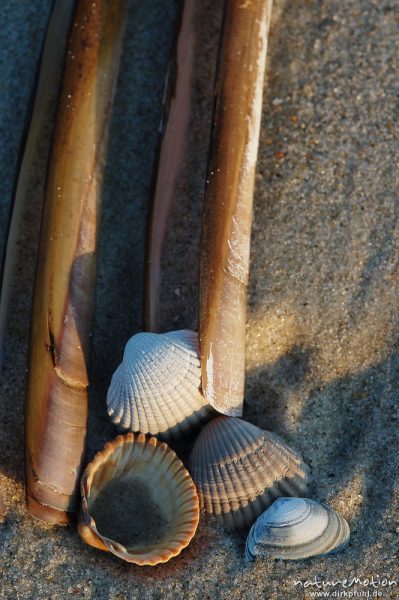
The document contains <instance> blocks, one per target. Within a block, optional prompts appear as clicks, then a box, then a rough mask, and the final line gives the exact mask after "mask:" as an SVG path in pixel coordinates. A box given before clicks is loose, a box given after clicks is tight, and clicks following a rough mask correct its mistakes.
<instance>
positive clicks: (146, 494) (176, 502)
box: [78, 433, 199, 565]
mask: <svg viewBox="0 0 399 600" xmlns="http://www.w3.org/2000/svg"><path fill="white" fill-rule="evenodd" d="M81 493H82V506H81V512H80V517H79V525H78V529H79V534H80V536H81V537H82V539H83V540H84V541H85V542H86V543H87V544H89V545H90V546H94V547H95V548H99V549H101V550H105V551H107V552H112V553H113V554H115V555H116V556H118V557H119V558H122V559H123V560H125V561H127V562H130V563H135V564H137V565H156V564H158V563H162V562H166V561H168V560H169V559H170V558H172V557H173V556H177V555H178V554H179V553H180V552H181V550H182V549H183V548H185V547H186V546H187V545H188V544H189V542H190V540H191V538H192V537H193V535H194V534H195V531H196V528H197V525H198V520H199V500H198V496H197V492H196V489H195V485H194V483H193V481H192V479H191V477H190V475H189V473H188V471H187V470H186V469H185V468H184V466H183V463H182V462H181V461H180V460H179V459H178V457H177V456H176V454H175V453H174V452H173V450H171V449H170V448H169V447H168V446H167V445H166V444H165V443H162V442H160V441H159V440H157V438H155V437H152V438H148V437H146V436H145V435H144V434H142V433H140V434H137V435H136V434H133V433H128V434H125V435H119V436H118V437H117V438H115V439H114V440H113V441H112V442H108V443H107V444H105V446H104V448H103V450H101V451H100V452H98V453H97V454H96V456H95V457H94V459H93V461H92V462H91V463H90V464H89V465H88V466H87V467H86V469H85V471H84V473H83V476H82V479H81Z"/></svg>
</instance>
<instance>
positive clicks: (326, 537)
mask: <svg viewBox="0 0 399 600" xmlns="http://www.w3.org/2000/svg"><path fill="white" fill-rule="evenodd" d="M349 535H350V532H349V525H348V523H347V522H346V521H345V519H344V518H343V517H341V515H339V514H338V513H336V512H335V510H333V509H332V508H330V507H329V506H326V505H325V504H321V503H320V502H316V501H315V500H309V499H308V498H278V499H277V500H276V501H275V502H274V503H273V504H272V505H271V506H270V507H269V508H268V509H267V510H266V511H265V512H264V513H263V514H261V516H260V517H259V518H258V519H257V521H256V522H255V523H254V524H253V525H252V527H251V530H250V532H249V535H248V538H247V543H246V548H245V556H246V558H247V559H248V560H253V559H255V558H256V557H257V556H261V557H265V558H283V559H287V560H289V559H291V560H296V559H301V558H308V557H310V556H317V555H320V556H324V555H326V554H335V553H337V552H339V551H340V550H342V549H343V548H345V547H346V545H347V544H348V542H349Z"/></svg>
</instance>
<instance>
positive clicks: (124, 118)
mask: <svg viewBox="0 0 399 600" xmlns="http://www.w3.org/2000/svg"><path fill="white" fill-rule="evenodd" d="M49 5H50V2H49V1H48V0H46V1H44V0H42V1H37V2H35V3H20V2H17V1H16V0H3V2H2V3H1V5H0V22H1V23H2V45H1V49H0V77H1V81H2V93H1V94H0V131H1V143H0V171H1V178H0V181H1V196H0V217H1V222H0V229H1V231H2V234H3V235H4V231H5V228H6V221H7V213H8V209H9V205H10V198H11V190H12V185H13V179H14V176H15V169H16V165H17V157H18V146H19V141H20V136H21V132H22V128H23V119H24V114H25V111H26V106H27V101H28V97H29V93H30V86H31V83H32V80H33V73H34V68H35V64H36V61H37V58H38V55H39V51H40V43H41V38H42V35H43V31H44V27H45V22H46V18H47V14H48V10H49ZM220 5H221V2H220V1H219V0H218V1H217V2H211V1H210V0H206V2H205V1H204V2H203V3H202V15H200V16H199V17H198V18H199V21H198V22H201V23H202V34H201V39H200V42H201V48H202V55H201V57H200V58H199V60H198V71H197V73H198V80H197V81H196V85H195V97H196V111H195V115H194V119H193V131H192V140H191V147H192V148H197V149H198V156H201V158H198V156H197V157H196V158H190V159H189V160H188V163H187V169H186V173H185V175H184V177H182V181H181V185H180V188H179V194H178V197H177V198H176V207H177V210H176V211H175V214H174V216H173V226H174V227H173V232H171V233H170V235H169V238H168V243H167V252H166V255H165V265H164V266H165V269H164V273H165V285H164V287H163V312H162V326H163V328H164V329H165V330H166V329H170V328H173V329H177V328H181V327H195V325H196V320H197V308H196V307H197V304H196V302H197V284H196V281H197V278H196V274H197V264H198V263H197V257H198V239H199V215H200V213H201V200H202V183H201V181H202V176H203V173H204V169H205V162H206V161H205V158H203V156H204V153H205V151H206V148H207V144H208V141H207V136H208V132H209V115H210V108H211V98H210V96H209V91H210V90H211V89H212V79H213V70H214V56H215V48H216V42H217V28H218V22H219V21H218V19H219V15H220ZM174 16H175V3H174V1H173V0H167V1H161V0H152V1H150V0H143V2H137V3H133V6H132V10H131V18H130V21H129V35H128V38H127V42H126V44H125V50H124V56H123V60H122V71H121V73H122V74H121V77H120V80H119V84H118V91H117V100H116V106H115V111H114V116H113V122H112V131H111V140H110V152H109V162H108V168H107V174H106V178H105V189H104V213H103V222H102V234H101V243H100V261H99V275H98V286H97V298H96V315H95V324H94V329H93V354H92V382H93V384H92V388H91V399H90V400H91V414H90V425H89V456H92V455H93V453H94V452H95V451H96V450H97V449H99V448H100V447H101V446H102V444H103V443H104V441H106V440H107V439H109V438H110V437H112V436H113V435H114V433H115V431H114V428H113V426H112V425H111V424H109V422H108V420H107V417H106V412H105V393H106V389H107V386H108V383H109V380H110V377H111V374H112V371H113V369H114V368H115V366H116V365H117V364H118V363H119V361H120V359H121V353H122V350H123V346H124V344H125V342H126V340H127V339H128V337H129V336H130V335H132V334H133V333H135V332H136V331H139V330H140V328H141V321H142V287H143V285H142V280H143V257H144V239H145V219H146V213H147V207H148V196H149V190H150V185H151V173H152V159H153V156H154V152H155V146H156V139H157V128H158V117H159V113H160V104H161V98H162V90H163V76H164V73H165V69H166V66H167V60H168V54H169V48H170V35H171V32H172V30H173V20H174ZM398 34H399V7H398V6H397V5H396V4H395V3H394V2H389V1H387V0H379V2H372V1H369V0H363V1H360V0H351V1H349V0H343V1H342V0H341V1H340V0H328V1H326V2H323V3H321V2H316V1H315V0H314V1H305V0H299V1H298V2H289V1H288V0H276V1H275V7H274V14H273V26H272V32H271V38H270V52H269V58H268V68H267V77H266V82H265V91H264V111H263V121H262V131H261V145H260V152H259V161H258V168H257V176H256V194H255V207H254V224H253V238H252V251H251V276H250V285H249V294H248V302H249V311H248V336H247V383H246V405H245V414H244V416H245V418H246V419H247V420H249V421H251V422H253V423H255V424H257V425H259V426H260V427H263V428H266V429H270V430H272V431H275V432H276V433H278V434H279V435H280V436H282V437H283V438H284V439H285V440H286V441H287V442H288V443H289V444H290V445H291V446H292V447H293V448H295V449H296V450H297V451H299V452H300V453H301V454H302V456H303V458H304V459H305V461H306V462H307V463H308V464H309V465H310V467H311V469H312V474H313V483H312V496H313V497H315V498H318V499H319V500H321V501H324V502H327V503H329V504H330V505H331V506H333V507H334V508H336V509H337V510H339V511H340V513H341V514H342V515H343V516H344V517H345V518H346V519H347V520H348V522H349V524H350V527H351V542H350V545H349V547H348V549H347V550H346V551H345V552H344V553H342V554H340V555H337V556H334V557H329V558H312V559H309V560H307V561H299V562H282V561H270V562H262V561H258V562H256V563H254V564H251V565H246V564H245V562H244V559H243V554H244V542H245V539H244V538H243V537H242V536H240V535H239V534H238V533H232V532H227V531H224V530H223V529H222V528H221V527H219V526H218V525H216V524H215V523H214V522H213V521H212V520H211V519H210V518H206V517H202V518H201V522H200V527H199V530H198V533H197V535H196V537H195V538H194V540H193V542H192V543H191V544H190V546H189V548H187V549H186V550H185V551H184V552H183V553H182V554H181V556H180V557H178V558H176V559H174V560H172V561H171V562H170V563H168V564H166V565H162V566H158V567H156V568H149V567H148V568H147V567H145V568H139V567H135V566H131V565H127V564H124V563H123V562H122V561H120V560H118V559H117V558H115V557H111V556H109V555H106V554H104V553H101V552H100V551H96V550H94V549H92V548H89V547H87V546H85V545H84V544H83V542H81V540H80V539H79V537H78V535H77V533H76V531H75V529H74V528H57V527H51V526H49V525H45V524H42V523H40V522H38V521H34V520H33V519H32V518H31V517H29V516H28V515H27V513H26V509H25V504H24V483H23V482H24V449H23V428H24V388H25V374H26V373H25V370H26V353H27V341H28V327H29V310H30V302H31V291H32V281H33V276H34V264H35V253H36V244H37V235H38V227H39V217H40V199H41V194H42V185H43V184H42V174H43V172H44V168H45V159H44V158H43V157H45V150H46V135H44V137H43V144H42V146H41V149H40V152H39V157H38V165H37V168H35V170H34V173H33V174H32V197H31V198H30V202H29V206H28V208H27V211H26V215H25V219H24V223H23V227H22V228H21V237H20V242H19V246H20V256H19V261H18V265H17V279H16V282H15V289H14V297H13V303H12V312H11V318H10V332H9V337H8V342H7V347H6V352H7V361H6V366H5V369H4V371H3V373H2V378H1V384H0V393H1V400H2V401H1V403H0V424H1V435H0V457H1V458H0V485H1V487H2V489H3V490H4V497H5V501H6V504H7V509H8V524H7V527H6V528H5V530H4V531H2V532H0V594H1V596H0V597H1V598H6V599H7V600H8V599H14V598H18V599H24V600H25V599H30V598H32V599H35V600H36V599H47V598H51V599H52V600H57V599H65V598H88V599H89V598H90V599H99V600H102V599H109V600H114V599H136V598H137V599H140V600H142V599H144V600H145V599H151V600H152V599H157V598H162V599H164V598H165V599H177V598H179V599H180V598H184V599H197V598H198V599H210V600H214V599H219V598H220V599H225V598H226V599H227V598H229V600H233V599H239V598H240V599H241V598H243V599H247V598H248V599H250V598H251V599H253V598H262V599H267V600H274V599H278V600H291V599H298V598H311V595H310V593H311V591H314V590H315V589H316V588H315V585H313V586H309V587H307V588H304V587H303V584H304V583H305V582H306V581H309V582H313V583H314V582H315V579H316V580H323V579H324V580H325V581H329V582H333V581H335V582H336V581H338V580H343V579H348V580H351V579H353V578H354V577H358V578H359V579H361V580H362V581H363V580H364V578H371V577H373V578H374V579H373V582H374V584H375V586H376V587H373V585H374V584H372V583H370V584H369V586H368V587H367V586H364V585H362V584H360V583H358V584H356V585H353V586H351V587H350V588H348V589H347V591H353V590H354V589H357V591H358V592H359V593H360V592H365V591H369V592H370V597H373V596H372V594H373V593H375V592H377V593H378V592H379V593H381V595H380V596H376V595H375V596H374V597H382V598H396V597H397V594H399V572H398V571H399V567H398V564H399V557H398V554H399V516H398V512H397V509H398V506H397V504H398V491H399V489H398V488H399V481H398V471H399V469H398V467H399V465H398V462H399V460H398V419H399V411H398V387H399V357H398V345H399V344H398V339H399V337H398V334H399V323H398V314H399V252H398V245H399V237H398V228H399V214H398V213H399V210H398V206H399V205H398V199H397V189H398V183H399V180H398V174H397V138H398V126H397V121H398V93H399V90H398V85H397V65H396V63H397V56H398V52H399V35H398ZM53 108H54V107H53ZM49 114H50V117H51V111H49ZM49 120H50V121H51V119H49ZM384 577H387V578H388V579H389V580H390V581H391V582H392V581H394V580H395V581H396V582H397V584H398V585H397V587H396V586H394V585H393V584H392V585H391V586H390V587H389V586H388V585H383V584H384V583H385V582H384ZM378 580H380V581H379V584H378ZM295 581H299V582H301V583H297V584H295ZM301 584H302V585H301ZM320 585H321V584H320ZM347 585H348V584H347ZM332 589H334V590H339V591H345V589H344V584H342V583H341V584H337V586H336V587H335V588H332ZM330 591H331V588H330ZM332 597H334V596H332ZM335 597H337V596H335ZM343 597H344V596H343ZM358 597H361V596H358ZM363 597H364V596H363Z"/></svg>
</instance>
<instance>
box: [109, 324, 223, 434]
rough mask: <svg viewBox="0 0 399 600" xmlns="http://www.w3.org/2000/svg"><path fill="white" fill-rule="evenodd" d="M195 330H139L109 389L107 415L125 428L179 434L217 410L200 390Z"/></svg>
mask: <svg viewBox="0 0 399 600" xmlns="http://www.w3.org/2000/svg"><path fill="white" fill-rule="evenodd" d="M200 388H201V366H200V361H199V350H198V336H197V334H196V333H195V332H194V331H188V330H182V331H173V332H171V333H163V334H157V333H138V334H137V335H134V336H133V337H132V338H131V339H130V340H129V341H128V343H127V344H126V348H125V352H124V355H123V361H122V363H121V364H120V365H119V367H118V368H117V369H116V371H115V373H114V375H113V377H112V381H111V385H110V387H109V390H108V396H107V406H108V414H109V415H110V416H111V419H112V421H113V422H114V423H115V424H116V425H118V426H119V427H120V428H121V429H122V430H130V431H141V432H143V433H150V434H152V435H159V436H160V437H161V438H162V439H166V440H168V439H171V438H176V437H179V436H181V435H184V434H187V433H188V432H190V431H192V430H193V429H198V428H199V427H200V426H201V425H203V423H204V422H206V421H207V420H209V419H210V418H211V416H212V414H213V413H214V410H213V409H212V407H211V406H210V405H209V404H208V402H207V401H206V400H205V398H204V397H203V395H202V393H201V391H200Z"/></svg>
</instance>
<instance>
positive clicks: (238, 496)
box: [188, 416, 309, 527]
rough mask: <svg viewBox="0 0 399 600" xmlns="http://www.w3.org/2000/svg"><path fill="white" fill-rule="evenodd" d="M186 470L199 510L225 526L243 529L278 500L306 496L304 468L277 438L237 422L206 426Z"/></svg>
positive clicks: (215, 422) (222, 418)
mask: <svg viewBox="0 0 399 600" xmlns="http://www.w3.org/2000/svg"><path fill="white" fill-rule="evenodd" d="M188 469H189V471H190V473H191V475H192V477H193V479H194V482H195V485H196V486H197V489H198V494H199V496H200V501H201V505H202V506H203V507H204V508H205V511H206V512H208V513H211V514H213V515H217V516H219V517H221V518H222V519H223V521H224V523H225V524H226V525H228V526H234V527H246V526H248V525H251V524H252V523H253V522H254V521H255V519H256V518H257V517H258V516H259V515H260V514H261V513H262V512H263V511H264V510H265V509H266V508H267V507H268V506H270V504H272V502H273V501H274V500H275V499H276V498H277V497H279V496H288V495H289V496H304V495H306V494H307V482H308V473H309V469H308V467H307V466H306V465H305V464H304V462H303V461H302V459H301V458H300V456H299V455H298V454H297V453H296V452H294V451H293V450H291V449H290V448H289V447H288V446H287V445H286V444H285V442H283V440H281V439H280V438H279V437H278V436H277V435H275V434H273V433H270V432H268V431H263V430H262V429H260V428H259V427H256V426H255V425H252V424H251V423H247V422H246V421H243V420H242V419H238V418H234V417H226V416H220V417H217V418H216V419H214V420H213V421H211V422H210V423H208V424H207V425H206V426H205V427H204V428H203V429H202V431H201V433H200V434H199V436H198V438H197V440H196V442H195V444H194V447H193V449H192V451H191V454H190V457H189V463H188Z"/></svg>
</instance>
